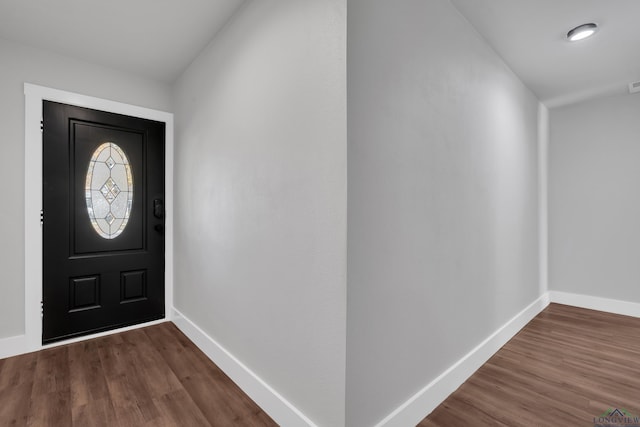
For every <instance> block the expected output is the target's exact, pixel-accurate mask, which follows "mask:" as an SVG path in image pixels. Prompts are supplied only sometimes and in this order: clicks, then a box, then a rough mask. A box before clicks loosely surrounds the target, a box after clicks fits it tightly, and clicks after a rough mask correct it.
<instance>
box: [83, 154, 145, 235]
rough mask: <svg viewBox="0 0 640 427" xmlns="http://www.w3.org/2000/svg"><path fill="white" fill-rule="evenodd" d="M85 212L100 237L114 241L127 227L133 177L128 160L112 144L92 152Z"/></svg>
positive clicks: (86, 187) (86, 183)
mask: <svg viewBox="0 0 640 427" xmlns="http://www.w3.org/2000/svg"><path fill="white" fill-rule="evenodd" d="M84 189H85V198H86V200H87V211H88V213H89V219H90V220H91V225H93V229H94V230H95V231H96V233H98V235H99V236H100V237H103V238H105V239H115V238H116V237H118V236H119V235H120V234H121V233H122V232H123V231H124V229H125V227H126V226H127V222H129V217H130V216H131V207H132V205H133V175H132V174H131V166H130V164H129V159H128V158H127V156H126V154H124V151H122V149H121V148H120V147H118V145H116V144H114V143H113V142H105V143H104V144H102V145H100V146H99V147H98V148H97V149H96V151H94V152H93V156H92V157H91V161H89V169H88V170H87V178H86V180H85V186H84Z"/></svg>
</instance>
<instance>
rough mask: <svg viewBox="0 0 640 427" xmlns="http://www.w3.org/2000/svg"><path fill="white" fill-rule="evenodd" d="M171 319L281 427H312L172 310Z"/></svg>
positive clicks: (312, 424) (273, 392) (202, 332)
mask: <svg viewBox="0 0 640 427" xmlns="http://www.w3.org/2000/svg"><path fill="white" fill-rule="evenodd" d="M173 322H174V323H175V325H176V326H177V327H178V328H179V329H180V330H181V331H182V332H183V333H184V334H185V335H186V336H187V337H188V338H189V339H190V340H191V341H193V342H194V344H195V345H196V346H197V347H198V348H199V349H200V350H202V352H204V354H206V355H207V357H209V359H211V360H212V361H213V362H214V363H215V364H216V365H217V366H218V367H219V368H220V369H222V370H223V371H224V373H225V374H227V375H228V376H229V378H231V379H232V380H233V382H235V383H236V384H237V385H238V386H239V387H240V388H241V389H242V391H244V392H245V393H246V394H247V395H248V396H249V397H250V398H251V399H253V400H254V401H255V402H256V403H257V404H258V406H260V407H261V408H262V409H263V410H264V411H265V412H266V413H267V414H269V416H270V417H271V418H273V420H274V421H275V422H276V423H278V424H279V425H281V426H295V427H297V426H301V427H302V426H304V427H316V425H315V424H314V423H313V422H312V421H311V420H310V419H309V418H307V417H306V416H305V415H304V414H303V413H302V412H301V411H300V410H298V409H297V408H296V407H295V406H293V405H292V404H291V403H290V402H288V401H287V400H286V399H285V398H284V397H282V396H281V395H280V394H278V392H277V391H275V390H274V389H273V388H272V387H271V386H269V384H267V383H266V382H264V381H263V380H262V379H261V378H260V377H258V376H257V375H256V374H255V373H254V372H253V371H251V369H249V368H248V367H247V366H245V365H244V364H243V363H242V362H241V361H239V360H238V359H237V358H236V357H235V356H234V355H233V354H231V353H230V352H229V351H227V350H226V349H225V348H224V347H222V346H221V345H220V344H218V343H217V342H216V340H214V339H213V338H211V337H210V336H209V335H207V333H206V332H204V331H203V330H202V329H200V328H199V327H198V326H197V325H196V324H195V323H193V322H192V321H191V320H189V319H188V318H186V317H185V316H184V315H183V314H182V313H180V312H179V311H178V310H175V309H174V315H173Z"/></svg>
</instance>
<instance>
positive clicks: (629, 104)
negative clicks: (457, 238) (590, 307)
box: [549, 94, 640, 303]
mask: <svg viewBox="0 0 640 427" xmlns="http://www.w3.org/2000/svg"><path fill="white" fill-rule="evenodd" d="M639 118H640V95H628V94H627V95H617V96H612V97H607V98H599V99H595V100H592V101H587V102H582V103H579V104H574V105H569V106H565V107H561V108H554V109H551V110H550V123H551V125H550V127H551V133H550V148H549V157H550V161H549V236H550V240H549V288H550V290H553V291H562V292H568V293H573V294H580V295H588V296H594V297H601V298H608V299H614V300H622V301H627V302H634V303H640V286H638V283H640V262H639V260H640V227H639V226H638V224H639V223H640V222H639V221H640V220H639V218H640V191H638V183H640V167H639V165H640V143H639V141H640V119H639Z"/></svg>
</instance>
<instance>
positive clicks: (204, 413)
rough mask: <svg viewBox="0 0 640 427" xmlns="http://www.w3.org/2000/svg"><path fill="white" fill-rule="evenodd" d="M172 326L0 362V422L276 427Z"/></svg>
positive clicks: (128, 333) (127, 425)
mask: <svg viewBox="0 0 640 427" xmlns="http://www.w3.org/2000/svg"><path fill="white" fill-rule="evenodd" d="M275 425H276V424H275V422H273V420H271V418H269V416H267V415H266V414H265V413H264V412H263V411H262V410H261V409H260V408H259V407H258V406H257V405H256V404H255V403H254V402H253V401H252V400H251V399H250V398H249V397H248V396H247V395H245V394H244V393H243V392H242V391H241V390H240V389H239V388H238V387H237V386H236V385H235V384H234V383H233V382H232V381H231V380H230V379H229V378H228V377H227V376H226V375H225V374H224V373H223V372H222V371H221V370H220V369H219V368H218V367H217V366H215V365H214V364H213V363H212V362H211V361H210V360H209V359H208V358H207V357H206V356H205V355H204V354H203V353H202V352H201V351H200V350H199V349H198V348H197V347H196V346H195V345H194V344H193V343H192V342H191V341H189V340H188V339H187V338H186V337H185V336H184V335H183V334H182V333H181V332H180V331H179V330H178V329H177V328H176V327H175V326H174V325H173V324H172V323H163V324H160V325H156V326H151V327H147V328H143V329H136V330H132V331H128V332H123V333H119V334H116V335H110V336H106V337H102V338H96V339H92V340H89V341H83V342H79V343H75V344H70V345H65V346H61V347H55V348H52V349H47V350H44V351H40V352H37V353H31V354H26V355H22V356H16V357H11V358H8V359H2V360H0V426H2V427H4V426H38V427H40V426H64V427H67V426H82V427H88V426H108V427H113V426H122V427H129V426H135V427H139V426H154V427H157V426H225V427H226V426H275Z"/></svg>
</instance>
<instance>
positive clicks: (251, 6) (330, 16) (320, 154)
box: [174, 0, 347, 426]
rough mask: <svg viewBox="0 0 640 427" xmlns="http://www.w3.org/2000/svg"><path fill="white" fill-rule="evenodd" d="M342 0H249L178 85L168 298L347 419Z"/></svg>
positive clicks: (295, 395) (259, 370)
mask: <svg viewBox="0 0 640 427" xmlns="http://www.w3.org/2000/svg"><path fill="white" fill-rule="evenodd" d="M345 60H346V1H345V0H323V1H317V0H256V1H248V2H246V3H245V4H244V6H243V7H242V8H241V9H240V10H239V11H238V12H236V14H235V15H234V17H232V19H231V21H230V22H228V23H227V25H226V27H225V28H223V29H222V30H221V31H220V32H219V33H218V34H217V36H216V37H215V39H214V40H213V41H212V43H211V44H210V45H209V46H208V47H207V48H206V49H205V50H204V51H203V53H202V54H201V55H200V56H199V57H198V58H197V59H196V60H195V61H194V62H193V63H192V65H191V66H190V67H189V68H188V69H187V70H186V72H185V73H184V74H183V75H182V76H181V78H180V79H179V80H178V82H177V83H176V84H175V86H174V99H175V106H176V109H175V118H176V169H175V175H176V246H175V247H176V250H175V259H176V261H175V268H176V278H175V280H176V284H177V285H176V289H175V296H174V301H175V305H176V308H177V309H178V310H179V311H180V312H182V313H183V314H184V315H185V316H186V317H187V318H189V319H190V320H191V321H192V322H194V323H195V324H197V325H198V326H199V327H200V328H201V329H202V330H203V331H204V332H206V333H207V334H208V335H209V336H210V337H211V338H213V339H215V340H216V341H217V342H218V343H219V344H220V345H222V346H223V347H224V348H226V349H227V350H228V351H229V352H231V353H232V354H233V355H234V356H235V357H236V358H237V359H239V360H240V361H241V362H242V363H243V364H244V365H246V366H247V367H248V368H249V369H251V370H252V371H253V372H254V373H255V374H256V375H258V376H259V377H260V378H261V379H262V380H264V381H265V382H266V383H267V384H269V385H270V386H271V387H272V388H273V389H275V390H276V391H277V392H278V393H279V394H280V395H282V396H283V397H284V398H285V399H287V400H288V401H289V402H290V403H291V404H293V405H294V406H295V407H296V408H298V409H299V410H300V411H301V412H302V413H304V414H305V415H306V416H307V417H308V418H310V419H311V420H313V421H314V422H315V423H317V424H318V425H326V426H341V425H344V387H345V385H344V384H345V357H346V356H345V352H346V350H345V346H346V344H345V340H346V203H347V202H346V138H347V129H346V65H345Z"/></svg>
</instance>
